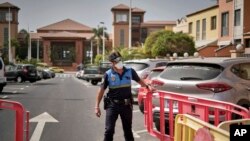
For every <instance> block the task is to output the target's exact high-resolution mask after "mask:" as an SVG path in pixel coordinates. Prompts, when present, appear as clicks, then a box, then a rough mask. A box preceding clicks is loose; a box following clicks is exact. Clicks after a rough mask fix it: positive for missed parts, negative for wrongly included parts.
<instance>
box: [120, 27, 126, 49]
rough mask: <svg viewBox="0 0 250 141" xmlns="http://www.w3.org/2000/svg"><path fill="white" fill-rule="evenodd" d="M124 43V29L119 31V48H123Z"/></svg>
mask: <svg viewBox="0 0 250 141" xmlns="http://www.w3.org/2000/svg"><path fill="white" fill-rule="evenodd" d="M124 41H125V35H124V29H121V30H120V46H124Z"/></svg>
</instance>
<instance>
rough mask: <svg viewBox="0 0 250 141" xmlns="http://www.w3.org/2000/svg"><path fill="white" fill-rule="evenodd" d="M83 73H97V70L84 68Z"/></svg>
mask: <svg viewBox="0 0 250 141" xmlns="http://www.w3.org/2000/svg"><path fill="white" fill-rule="evenodd" d="M84 73H85V74H98V70H97V69H85V70H84Z"/></svg>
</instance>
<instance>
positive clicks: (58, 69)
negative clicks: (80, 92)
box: [49, 67, 64, 73]
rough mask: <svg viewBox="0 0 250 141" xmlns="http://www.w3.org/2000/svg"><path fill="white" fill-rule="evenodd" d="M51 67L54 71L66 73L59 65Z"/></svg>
mask: <svg viewBox="0 0 250 141" xmlns="http://www.w3.org/2000/svg"><path fill="white" fill-rule="evenodd" d="M49 69H50V70H51V71H53V72H54V73H64V69H62V68H59V67H49Z"/></svg>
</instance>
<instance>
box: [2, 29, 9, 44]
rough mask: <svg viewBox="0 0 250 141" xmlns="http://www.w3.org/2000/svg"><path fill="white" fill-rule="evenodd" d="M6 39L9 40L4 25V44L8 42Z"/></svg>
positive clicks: (7, 31)
mask: <svg viewBox="0 0 250 141" xmlns="http://www.w3.org/2000/svg"><path fill="white" fill-rule="evenodd" d="M8 40H9V30H8V28H7V27H6V28H4V29H3V41H4V44H6V43H8Z"/></svg>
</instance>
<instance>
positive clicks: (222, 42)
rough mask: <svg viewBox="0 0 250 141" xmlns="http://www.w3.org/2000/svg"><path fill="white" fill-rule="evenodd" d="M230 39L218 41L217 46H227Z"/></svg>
mask: <svg viewBox="0 0 250 141" xmlns="http://www.w3.org/2000/svg"><path fill="white" fill-rule="evenodd" d="M230 43H231V41H218V44H217V45H218V46H227V45H230Z"/></svg>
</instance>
